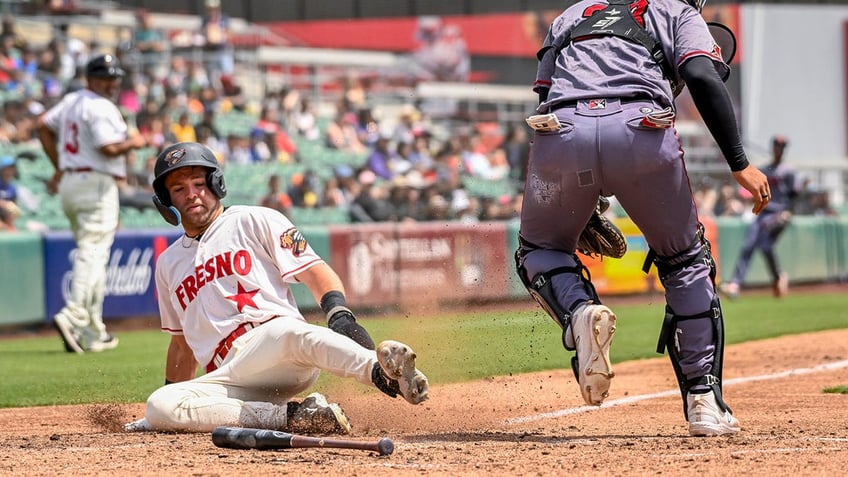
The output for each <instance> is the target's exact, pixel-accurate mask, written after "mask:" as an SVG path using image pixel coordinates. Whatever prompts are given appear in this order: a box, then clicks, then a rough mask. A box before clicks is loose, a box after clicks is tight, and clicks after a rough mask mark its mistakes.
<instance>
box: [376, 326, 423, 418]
mask: <svg viewBox="0 0 848 477" xmlns="http://www.w3.org/2000/svg"><path fill="white" fill-rule="evenodd" d="M377 361H379V362H380V368H382V370H383V373H384V374H385V375H386V377H387V378H389V379H394V380H396V381H397V383H398V387H399V388H400V393H401V395H403V398H404V399H406V400H407V401H408V402H410V403H412V404H420V403H422V402H424V401H426V400H427V399H428V398H429V397H430V396H429V394H428V393H429V389H430V384H429V382H428V381H427V376H424V374H423V373H422V372H421V371H418V370H417V369H416V368H415V352H414V351H412V348H410V347H409V346H407V345H405V344H403V343H400V342H398V341H391V340H388V341H383V342H381V343H380V344H379V345H377Z"/></svg>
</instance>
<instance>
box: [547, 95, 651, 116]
mask: <svg viewBox="0 0 848 477" xmlns="http://www.w3.org/2000/svg"><path fill="white" fill-rule="evenodd" d="M588 99H595V98H586V99H574V100H571V101H560V102H559V103H556V104H554V105H553V106H551V109H550V112H554V111H556V110H558V109H562V108H573V107H575V106H577V103H579V102H580V101H586V100H588ZM599 99H601V98H599ZM607 99H618V100H619V101H620V102H621V104H627V103H639V102H645V101H653V100H654V98H652V97H650V96H648V95H647V94H639V95H636V96H631V97H626V98H607Z"/></svg>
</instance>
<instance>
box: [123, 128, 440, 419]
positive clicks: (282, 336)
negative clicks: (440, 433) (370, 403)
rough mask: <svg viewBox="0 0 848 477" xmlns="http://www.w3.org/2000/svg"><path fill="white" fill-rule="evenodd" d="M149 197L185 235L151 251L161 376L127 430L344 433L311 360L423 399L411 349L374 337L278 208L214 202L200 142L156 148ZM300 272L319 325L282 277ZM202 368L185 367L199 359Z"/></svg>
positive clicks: (220, 192) (206, 153)
mask: <svg viewBox="0 0 848 477" xmlns="http://www.w3.org/2000/svg"><path fill="white" fill-rule="evenodd" d="M154 175H155V179H154V181H153V188H154V191H155V196H154V200H153V201H154V204H155V205H156V207H157V208H158V209H159V211H160V212H161V213H162V216H163V218H165V220H166V221H167V222H168V223H170V224H173V225H178V224H182V227H183V230H184V232H185V234H184V235H183V236H182V237H181V238H180V239H179V240H177V241H175V242H174V243H173V244H171V246H170V247H168V248H167V249H166V250H165V251H164V252H163V253H162V255H160V256H159V258H158V259H157V262H156V272H155V277H156V292H157V296H158V300H159V311H160V314H161V320H162V330H163V331H165V332H167V333H169V334H170V335H171V342H170V346H169V347H168V354H167V362H166V369H165V386H163V387H161V388H159V389H158V390H156V391H155V392H154V393H153V394H152V395H151V396H150V397H149V399H148V400H147V409H146V413H145V417H144V418H143V419H141V420H139V421H135V422H132V423H129V424H127V426H126V429H127V430H130V431H136V430H151V429H155V430H171V431H185V432H199V431H211V430H212V429H214V428H215V427H217V426H239V427H253V428H262V429H277V430H285V431H288V432H301V433H342V434H345V433H348V432H350V423H349V422H348V420H347V417H346V416H345V415H344V413H343V412H342V410H341V408H339V407H338V405H337V404H330V403H328V402H327V401H326V398H325V397H323V396H321V395H320V394H317V393H313V394H311V395H309V396H308V397H307V398H306V399H305V400H303V401H302V402H300V403H297V402H294V401H292V398H293V397H294V396H296V395H297V394H299V393H302V392H304V391H306V390H307V389H309V387H310V386H312V385H313V384H314V383H315V381H316V379H318V374H319V372H320V371H321V370H326V371H328V372H330V373H333V374H335V375H337V376H343V377H352V378H354V379H356V380H357V381H359V382H361V383H363V384H368V385H373V386H376V387H377V388H378V389H380V390H381V391H383V392H384V393H386V394H388V395H389V396H392V397H396V396H397V395H398V394H400V395H402V396H403V398H404V399H406V400H407V401H408V402H410V403H412V404H419V403H421V402H423V401H425V400H426V399H427V398H428V388H429V384H428V381H427V378H426V377H425V376H424V374H422V373H421V372H420V371H419V370H417V369H416V368H415V358H416V356H415V353H414V352H413V351H412V349H411V348H409V347H408V346H406V345H404V344H402V343H399V342H397V341H384V342H382V343H380V344H379V345H378V346H377V347H376V351H375V346H374V342H373V341H372V339H371V337H370V336H369V334H368V332H367V331H366V330H365V329H364V328H363V327H362V326H360V325H359V324H358V323H357V322H356V319H355V317H354V315H353V313H352V312H351V310H350V309H349V308H348V307H347V305H346V302H345V295H344V287H343V285H342V282H341V279H340V278H339V277H338V275H337V274H336V273H335V272H334V271H333V270H332V269H331V268H330V266H329V265H327V264H326V263H325V262H324V261H323V260H322V259H321V258H320V257H319V256H318V255H316V253H315V252H314V251H313V250H312V248H311V247H310V246H309V244H308V243H307V242H306V239H305V238H304V237H303V235H301V233H300V232H299V231H298V230H297V228H296V227H295V226H294V225H293V224H292V223H291V222H290V221H289V219H288V218H286V217H285V216H284V215H283V214H281V213H279V212H277V211H275V210H272V209H269V208H265V207H260V206H232V207H226V208H225V207H224V206H223V205H222V203H221V199H222V198H223V197H224V196H225V195H226V193H227V189H226V186H225V183H224V176H223V172H222V171H221V169H220V167H219V166H218V162H217V161H216V159H215V156H214V154H213V153H212V151H210V150H209V149H208V148H206V147H205V146H203V145H201V144H198V143H177V144H174V145H172V146H170V147H168V148H166V149H165V150H164V151H162V153H161V154H160V155H159V156H158V158H157V160H156V164H155V167H154ZM298 282H300V283H303V284H305V285H306V286H307V287H308V288H309V290H310V291H311V292H312V294H313V296H314V297H315V299H316V301H318V303H320V305H321V308H322V310H323V311H324V312H325V313H326V316H327V320H328V325H329V328H328V327H323V326H319V325H315V324H311V323H307V322H306V320H305V319H304V317H303V316H302V315H301V313H300V312H299V311H298V308H297V304H296V303H295V301H294V297H293V296H292V292H291V290H290V288H289V286H290V284H293V283H298ZM198 364H200V366H202V367H203V369H204V370H205V371H206V374H204V375H202V376H200V377H195V373H196V370H197V366H198Z"/></svg>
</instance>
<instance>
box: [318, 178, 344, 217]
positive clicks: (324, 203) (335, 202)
mask: <svg viewBox="0 0 848 477" xmlns="http://www.w3.org/2000/svg"><path fill="white" fill-rule="evenodd" d="M319 203H320V206H321V207H329V208H340V209H347V208H348V206H349V205H350V204H349V200H348V198H347V196H346V195H345V191H344V190H343V189H342V187H341V183H340V181H339V178H338V177H335V176H333V177H330V178H329V179H327V182H325V183H324V187H323V190H322V191H321V200H320V201H319Z"/></svg>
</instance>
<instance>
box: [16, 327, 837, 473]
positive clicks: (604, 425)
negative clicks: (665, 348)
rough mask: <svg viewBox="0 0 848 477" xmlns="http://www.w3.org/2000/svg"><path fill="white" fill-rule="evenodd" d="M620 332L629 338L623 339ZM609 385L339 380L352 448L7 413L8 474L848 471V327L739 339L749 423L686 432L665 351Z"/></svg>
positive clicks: (93, 416) (110, 411) (126, 415)
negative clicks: (409, 388) (421, 396)
mask: <svg viewBox="0 0 848 477" xmlns="http://www.w3.org/2000/svg"><path fill="white" fill-rule="evenodd" d="M620 338H621V337H619V339H620ZM615 371H616V378H615V379H614V380H613V384H612V389H611V393H610V397H609V398H608V399H607V402H606V403H605V405H604V406H603V407H601V408H587V407H584V406H583V402H582V399H581V398H580V393H579V391H578V389H577V386H576V384H575V382H574V377H573V375H572V374H571V372H570V371H566V370H562V371H556V372H542V373H533V374H523V375H516V376H507V377H497V378H493V379H489V380H482V381H475V382H467V383H461V384H451V385H443V386H440V385H434V386H432V388H431V391H430V396H431V399H430V401H428V402H426V403H425V404H424V405H421V406H417V407H414V406H410V405H407V404H406V403H404V402H401V401H399V400H397V401H393V400H391V399H389V398H387V397H386V396H383V395H382V394H379V393H375V392H370V391H367V392H365V391H363V387H362V386H361V385H358V384H356V383H350V382H347V381H341V380H339V384H338V387H337V388H334V389H333V390H332V391H331V392H328V394H330V397H331V400H333V401H337V402H339V403H340V404H341V405H342V407H343V408H344V409H345V411H346V413H347V414H348V416H349V417H350V419H351V421H352V423H353V425H354V428H353V435H352V436H351V437H352V438H355V439H364V440H376V439H378V438H380V437H384V436H388V437H391V438H392V439H393V440H394V442H395V452H394V454H393V455H390V456H386V457H379V456H377V455H376V454H374V453H369V452H364V451H354V450H342V449H290V450H283V451H255V450H246V451H245V450H229V449H219V448H217V447H215V446H214V445H213V444H212V441H211V437H210V435H209V434H170V433H137V434H128V433H123V432H120V431H118V430H117V425H118V424H119V423H121V422H124V421H126V420H131V419H133V418H135V417H139V416H141V415H142V413H143V405H142V404H131V405H85V406H60V407H39V408H27V409H0V475H50V476H53V475H110V476H123V475H181V476H185V475H193V476H212V475H293V476H299V475H322V476H331V475H345V476H351V475H356V476H370V475H391V476H393V477H396V476H405V475H451V476H456V475H595V476H598V475H671V476H678V475H679V476H687V477H693V476H711V475H715V476H750V475H763V476H765V475H804V476H807V475H812V476H837V475H846V472H848V470H846V469H848V395H845V394H826V393H823V392H822V390H823V389H825V388H828V387H833V386H839V385H845V384H846V383H848V329H845V330H836V331H826V332H819V333H812V334H805V335H797V336H788V337H782V338H777V339H771V340H764V341H756V342H751V343H745V344H739V345H732V346H729V347H728V349H727V352H726V365H725V380H726V385H725V394H726V397H727V399H728V402H729V403H730V405H731V406H732V407H733V409H734V412H735V414H736V415H737V416H738V417H739V419H740V420H741V422H742V426H743V431H742V432H741V433H740V434H738V435H736V436H733V437H720V438H693V437H688V433H687V427H686V424H685V422H684V421H683V415H682V405H681V400H680V397H679V394H678V392H677V391H676V384H675V382H674V378H673V373H672V371H671V366H670V364H669V363H668V361H667V358H666V357H662V358H656V359H650V360H643V361H638V362H627V363H620V364H618V365H616V366H615Z"/></svg>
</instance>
